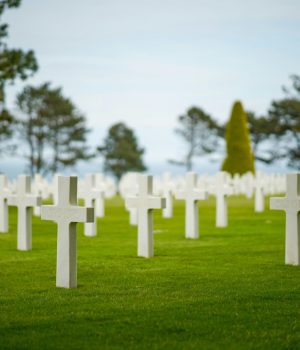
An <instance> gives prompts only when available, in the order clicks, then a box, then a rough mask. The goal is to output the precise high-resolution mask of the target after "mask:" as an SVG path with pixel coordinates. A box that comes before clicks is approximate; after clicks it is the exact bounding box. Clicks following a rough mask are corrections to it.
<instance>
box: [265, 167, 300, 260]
mask: <svg viewBox="0 0 300 350" xmlns="http://www.w3.org/2000/svg"><path fill="white" fill-rule="evenodd" d="M286 185H287V190H286V197H281V198H280V197H277V198H276V197H273V198H270V209H275V210H284V211H285V215H286V222H285V225H286V226H285V263H286V264H289V265H300V214H299V212H300V173H298V174H288V175H287V179H286Z"/></svg>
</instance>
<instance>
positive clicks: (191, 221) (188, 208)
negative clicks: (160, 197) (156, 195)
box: [176, 172, 208, 239]
mask: <svg viewBox="0 0 300 350" xmlns="http://www.w3.org/2000/svg"><path fill="white" fill-rule="evenodd" d="M185 182H186V185H185V190H184V191H179V192H177V193H176V198H177V199H184V200H185V237H186V238H193V239H197V238H198V237H199V219H198V201H199V200H205V199H207V198H208V194H207V192H206V191H201V190H199V189H197V174H196V173H194V172H188V173H187V174H186V181H185Z"/></svg>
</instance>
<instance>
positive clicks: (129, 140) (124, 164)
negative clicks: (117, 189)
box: [98, 123, 146, 180]
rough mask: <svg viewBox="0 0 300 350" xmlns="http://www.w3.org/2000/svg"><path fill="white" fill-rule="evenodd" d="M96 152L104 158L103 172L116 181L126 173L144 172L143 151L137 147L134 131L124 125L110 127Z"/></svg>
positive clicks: (118, 124)
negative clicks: (112, 176)
mask: <svg viewBox="0 0 300 350" xmlns="http://www.w3.org/2000/svg"><path fill="white" fill-rule="evenodd" d="M98 151H99V152H100V154H101V155H102V156H103V157H104V171H107V172H109V173H111V174H113V175H114V176H115V177H116V179H117V180H120V178H121V176H122V175H123V174H125V173H126V172H128V171H144V170H146V166H145V165H144V162H143V159H142V156H143V154H144V152H145V151H144V149H143V148H141V147H139V146H138V142H137V138H136V136H135V134H134V131H133V130H132V129H130V128H129V127H127V126H126V125H125V124H124V123H117V124H114V125H112V126H111V127H110V129H109V131H108V135H107V136H106V138H105V140H104V144H103V145H102V146H99V147H98Z"/></svg>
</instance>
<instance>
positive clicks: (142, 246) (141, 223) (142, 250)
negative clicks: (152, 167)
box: [126, 175, 166, 258]
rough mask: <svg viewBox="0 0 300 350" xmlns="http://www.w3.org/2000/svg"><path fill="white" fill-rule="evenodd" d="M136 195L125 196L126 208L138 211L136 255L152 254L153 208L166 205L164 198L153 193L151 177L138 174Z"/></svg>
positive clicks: (149, 256)
mask: <svg viewBox="0 0 300 350" xmlns="http://www.w3.org/2000/svg"><path fill="white" fill-rule="evenodd" d="M138 184H139V190H138V194H137V196H134V197H127V198H126V207H127V208H136V209H137V212H138V256H142V257H145V258H151V257H152V256H153V215H152V210H153V209H162V208H164V207H165V205H166V201H165V199H164V198H161V197H159V196H154V195H153V177H152V176H149V175H139V177H138Z"/></svg>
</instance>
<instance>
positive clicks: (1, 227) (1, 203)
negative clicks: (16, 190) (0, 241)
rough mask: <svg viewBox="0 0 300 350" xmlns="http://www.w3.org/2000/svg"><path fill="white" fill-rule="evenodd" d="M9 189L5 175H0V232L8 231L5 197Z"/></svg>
mask: <svg viewBox="0 0 300 350" xmlns="http://www.w3.org/2000/svg"><path fill="white" fill-rule="evenodd" d="M9 194H10V191H9V189H8V187H7V177H6V176H5V175H0V232H3V233H4V232H8V205H7V197H8V196H9Z"/></svg>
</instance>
